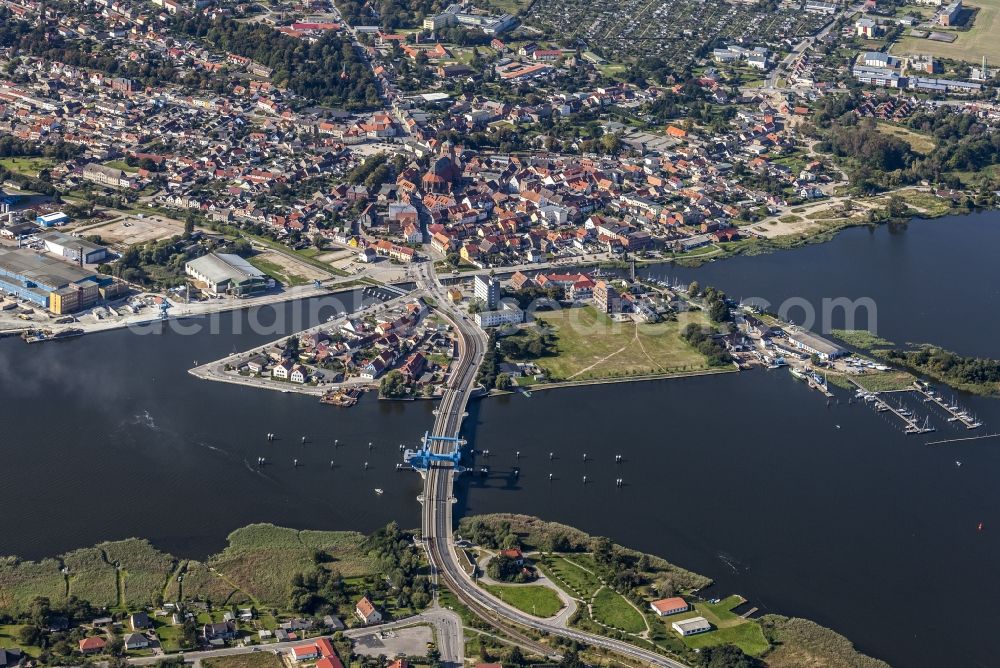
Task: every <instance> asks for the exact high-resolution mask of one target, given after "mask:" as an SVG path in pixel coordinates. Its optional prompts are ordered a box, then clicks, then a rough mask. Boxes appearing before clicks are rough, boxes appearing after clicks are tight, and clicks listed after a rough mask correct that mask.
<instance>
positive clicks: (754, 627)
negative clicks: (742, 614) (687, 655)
mask: <svg viewBox="0 0 1000 668" xmlns="http://www.w3.org/2000/svg"><path fill="white" fill-rule="evenodd" d="M684 644H685V645H687V646H688V647H690V648H692V649H700V648H702V647H715V646H716V645H736V646H737V647H739V648H740V649H741V650H743V651H744V652H746V653H747V654H752V655H754V656H759V655H761V654H763V653H764V652H766V651H767V648H768V647H770V645H769V644H768V642H767V638H765V637H764V632H763V631H761V628H760V625H759V624H757V623H756V622H745V623H743V624H738V625H736V626H727V627H725V628H721V629H717V630H715V631H709V632H708V633H699V634H697V635H693V636H688V637H687V638H684Z"/></svg>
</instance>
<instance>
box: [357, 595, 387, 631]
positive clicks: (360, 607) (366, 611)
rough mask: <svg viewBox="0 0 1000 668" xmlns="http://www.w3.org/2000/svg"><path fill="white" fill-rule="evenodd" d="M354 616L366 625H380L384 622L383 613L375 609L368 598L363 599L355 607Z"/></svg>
mask: <svg viewBox="0 0 1000 668" xmlns="http://www.w3.org/2000/svg"><path fill="white" fill-rule="evenodd" d="M354 614H356V615H357V616H358V619H360V620H361V621H362V622H364V623H365V624H378V623H379V622H381V621H382V613H381V612H379V611H378V610H376V609H375V606H374V605H372V602H371V601H370V600H368V597H367V596H363V597H361V600H360V601H358V604H357V605H356V606H354Z"/></svg>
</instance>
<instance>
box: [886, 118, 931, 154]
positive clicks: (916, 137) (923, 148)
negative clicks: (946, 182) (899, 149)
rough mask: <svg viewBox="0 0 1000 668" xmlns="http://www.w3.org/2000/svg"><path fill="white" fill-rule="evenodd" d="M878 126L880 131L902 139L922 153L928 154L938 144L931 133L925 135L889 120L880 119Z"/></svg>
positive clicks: (915, 150)
mask: <svg viewBox="0 0 1000 668" xmlns="http://www.w3.org/2000/svg"><path fill="white" fill-rule="evenodd" d="M877 127H878V130H879V132H881V133H882V134H886V135H889V136H891V137H898V138H899V139H902V140H903V141H905V142H906V143H907V144H909V145H910V148H911V149H913V150H914V152H916V153H920V154H921V155H927V154H928V153H930V152H931V151H933V150H934V147H935V145H936V144H935V143H934V138H933V137H931V136H930V135H925V134H924V133H922V132H917V131H915V130H911V129H910V128H907V127H904V126H902V125H896V124H895V123H890V122H889V121H879V122H878V126H877Z"/></svg>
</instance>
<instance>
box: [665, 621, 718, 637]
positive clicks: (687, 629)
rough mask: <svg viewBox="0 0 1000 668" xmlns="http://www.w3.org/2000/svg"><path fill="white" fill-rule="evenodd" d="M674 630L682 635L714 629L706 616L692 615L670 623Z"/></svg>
mask: <svg viewBox="0 0 1000 668" xmlns="http://www.w3.org/2000/svg"><path fill="white" fill-rule="evenodd" d="M670 626H671V627H672V628H673V629H674V631H677V633H679V634H680V635H682V636H693V635H694V634H696V633H705V632H706V631H711V630H712V625H711V624H709V623H708V620H707V619H705V618H704V617H691V618H690V619H682V620H680V621H676V622H674V623H673V624H671V625H670Z"/></svg>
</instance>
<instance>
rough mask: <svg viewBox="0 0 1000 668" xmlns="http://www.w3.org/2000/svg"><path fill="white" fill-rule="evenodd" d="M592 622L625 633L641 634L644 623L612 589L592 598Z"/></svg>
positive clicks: (629, 605)
mask: <svg viewBox="0 0 1000 668" xmlns="http://www.w3.org/2000/svg"><path fill="white" fill-rule="evenodd" d="M593 611H594V620H596V621H598V622H601V623H602V624H607V625H608V626H613V627H615V628H616V629H621V630H622V631H625V632H627V633H642V632H643V631H645V630H646V622H645V621H644V620H643V617H642V615H641V614H639V611H638V610H636V609H635V608H634V607H633V606H632V604H631V603H629V602H628V601H626V600H625V597H624V596H622V595H621V594H619V593H618V592H616V591H614V590H613V589H607V588H605V589H602V590H601V591H599V592H598V593H597V596H595V597H594V607H593Z"/></svg>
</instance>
